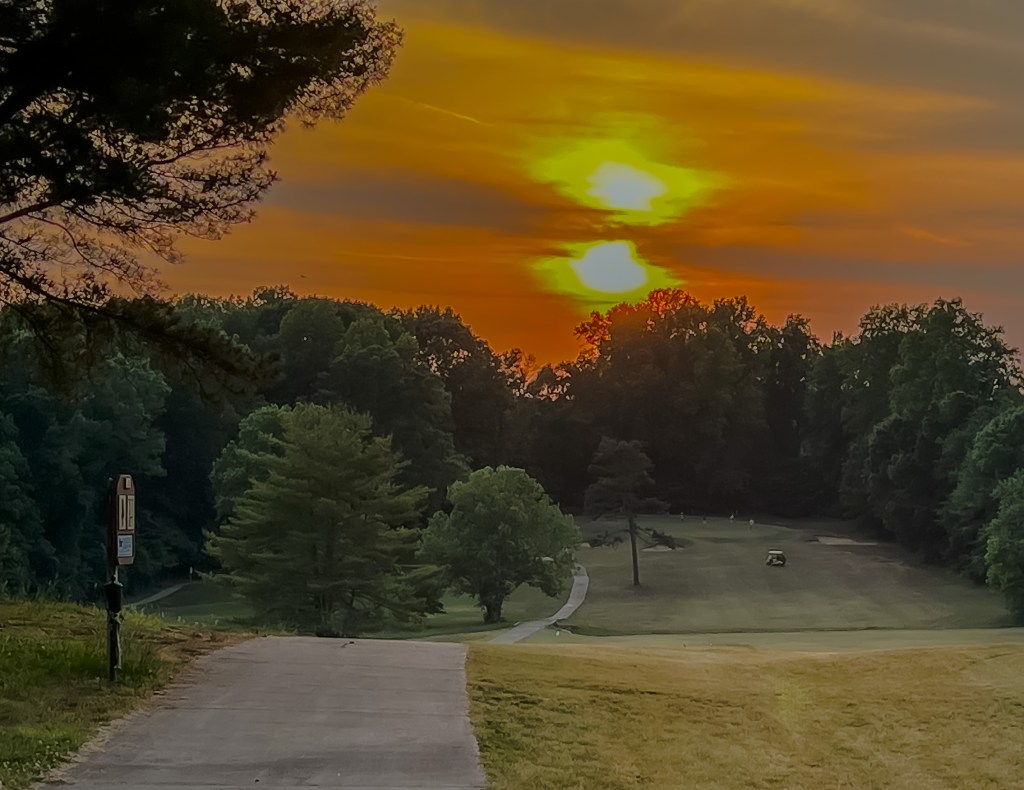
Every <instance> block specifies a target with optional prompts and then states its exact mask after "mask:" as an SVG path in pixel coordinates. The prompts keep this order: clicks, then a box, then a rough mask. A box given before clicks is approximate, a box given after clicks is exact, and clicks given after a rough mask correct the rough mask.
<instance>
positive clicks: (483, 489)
mask: <svg viewBox="0 0 1024 790" xmlns="http://www.w3.org/2000/svg"><path fill="white" fill-rule="evenodd" d="M448 499H449V501H450V502H451V512H450V513H444V512H440V511H439V512H437V513H435V514H434V517H433V518H432V519H431V520H430V525H429V527H428V528H427V531H426V535H425V537H424V541H423V549H422V556H423V557H424V558H426V559H427V560H429V561H430V562H434V563H437V564H438V565H440V566H442V567H444V568H445V569H446V573H447V578H448V580H449V582H450V583H451V585H452V587H453V588H454V589H455V590H456V591H458V592H461V593H465V594H467V595H472V596H475V597H476V599H477V602H478V604H479V605H480V606H481V607H482V608H483V610H484V622H485V623H497V622H499V621H500V620H501V609H502V606H503V604H504V603H505V599H506V598H508V596H509V595H511V594H512V592H513V591H514V590H515V589H516V588H517V587H519V586H520V585H522V584H529V585H532V586H534V587H537V588H539V589H541V590H543V591H544V592H545V593H547V594H548V595H558V594H559V593H560V592H561V591H562V590H563V589H564V588H565V584H566V582H567V580H568V579H569V577H570V571H571V569H572V563H573V551H574V550H575V548H576V546H578V545H579V542H580V533H579V529H578V528H577V527H576V524H575V522H574V521H573V519H572V517H571V516H567V515H564V514H563V513H562V511H561V510H559V509H558V507H557V506H556V505H555V504H554V503H553V502H552V501H551V498H550V497H548V495H547V494H545V493H544V489H543V488H541V487H540V484H539V483H538V482H537V481H536V480H534V479H533V478H532V477H530V476H529V475H528V474H526V472H524V471H523V470H522V469H514V468H512V467H508V466H499V467H498V468H497V469H493V468H491V467H484V468H483V469H478V470H476V471H475V472H473V473H472V474H470V475H469V477H468V478H467V479H466V480H463V481H459V482H456V483H453V484H452V486H451V488H450V489H449V490H448Z"/></svg>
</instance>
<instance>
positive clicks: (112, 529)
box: [107, 475, 136, 565]
mask: <svg viewBox="0 0 1024 790" xmlns="http://www.w3.org/2000/svg"><path fill="white" fill-rule="evenodd" d="M135 493H136V492H135V482H134V481H133V480H132V476H131V475H118V477H117V480H115V481H114V482H113V484H112V486H111V492H110V500H111V501H110V526H109V535H108V541H107V544H108V545H107V550H108V553H109V556H110V564H111V565H131V564H132V563H133V562H135V549H136V543H135Z"/></svg>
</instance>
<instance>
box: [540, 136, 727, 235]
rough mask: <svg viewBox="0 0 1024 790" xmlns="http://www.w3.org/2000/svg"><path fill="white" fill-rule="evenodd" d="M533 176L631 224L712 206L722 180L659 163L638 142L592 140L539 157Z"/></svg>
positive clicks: (672, 217)
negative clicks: (708, 205)
mask: <svg viewBox="0 0 1024 790" xmlns="http://www.w3.org/2000/svg"><path fill="white" fill-rule="evenodd" d="M530 169H531V174H532V176H533V177H534V178H535V179H537V180H538V181H541V182H543V183H547V184H551V185H552V186H553V187H555V188H556V189H557V190H558V191H559V192H561V193H562V194H564V195H566V196H567V197H570V198H572V199H573V200H574V201H576V202H577V203H579V204H581V205H583V206H587V207H590V208H596V209H601V210H604V211H608V212H609V213H610V214H611V215H612V219H614V220H615V221H618V222H620V223H622V224H625V225H663V224H666V223H668V222H673V221H675V220H677V219H679V218H680V217H682V216H685V215H686V214H688V213H689V212H691V211H693V210H694V209H695V208H698V207H700V206H703V205H706V204H707V203H709V202H710V200H711V197H712V195H713V194H714V193H715V192H716V191H717V190H718V189H719V188H720V185H721V183H722V179H721V178H720V177H719V176H718V175H716V174H715V173H712V172H710V171H705V170H698V169H694V168H687V167H678V166H676V165H669V164H664V163H663V162H658V161H655V160H654V159H653V158H651V157H650V156H648V155H646V154H645V153H644V152H643V151H642V150H641V146H640V145H639V144H637V143H631V142H626V141H622V140H611V139H588V140H581V141H575V142H571V143H564V144H560V145H559V146H558V147H557V148H556V150H554V152H549V153H547V154H546V155H544V156H540V157H538V158H537V159H536V160H535V161H534V162H533V163H532V164H531V165H530Z"/></svg>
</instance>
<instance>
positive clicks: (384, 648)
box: [45, 637, 484, 790]
mask: <svg viewBox="0 0 1024 790" xmlns="http://www.w3.org/2000/svg"><path fill="white" fill-rule="evenodd" d="M467 710H468V700H467V697H466V677H465V646H463V645H456V644H441V643H431V642H389V641H383V640H354V641H353V640H348V639H315V638H306V637H266V638H263V639H254V640H252V641H249V642H245V643H244V644H241V645H237V646H235V647H230V648H227V649H225V650H221V651H218V652H217V653H214V654H212V655H210V656H206V657H204V658H202V659H200V660H199V661H198V662H197V665H196V670H195V672H194V674H193V675H192V676H191V677H190V678H189V679H188V682H183V683H181V684H179V685H177V686H172V687H171V688H170V689H169V690H168V691H167V692H166V693H165V694H164V695H163V699H162V700H161V702H160V704H159V705H158V706H157V707H156V708H154V709H153V710H151V711H150V712H148V713H144V714H140V715H138V716H135V717H131V718H129V719H128V720H127V721H126V722H124V723H123V724H122V725H120V726H118V727H116V728H115V730H114V731H113V733H112V734H111V736H110V738H109V740H108V741H107V743H106V744H105V745H103V746H102V747H101V748H98V749H96V750H94V751H93V753H92V754H88V753H87V754H85V756H84V757H83V758H82V761H81V762H79V763H77V764H75V765H73V766H71V767H70V768H69V769H68V770H67V771H65V772H64V774H63V775H62V776H61V777H60V778H59V779H56V780H51V781H52V782H53V783H57V784H61V785H62V786H64V787H68V786H70V787H71V788H73V789H74V790H182V789H183V788H202V790H228V789H229V788H230V789H231V790H235V789H236V788H258V790H295V788H309V787H315V788H330V789H332V790H333V789H336V788H346V790H369V788H390V789H391V790H405V789H406V788H430V789H431V790H468V789H469V788H482V787H484V775H483V772H482V770H481V768H480V763H479V754H478V751H477V744H476V739H475V738H474V737H473V731H472V729H471V727H470V723H469V717H468V714H467ZM45 786H49V785H45Z"/></svg>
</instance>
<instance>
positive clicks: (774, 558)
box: [764, 549, 786, 568]
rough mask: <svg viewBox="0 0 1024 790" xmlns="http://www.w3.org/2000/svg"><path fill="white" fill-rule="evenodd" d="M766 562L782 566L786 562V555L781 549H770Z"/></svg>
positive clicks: (766, 563) (770, 564)
mask: <svg viewBox="0 0 1024 790" xmlns="http://www.w3.org/2000/svg"><path fill="white" fill-rule="evenodd" d="M764 564H765V565H769V566H775V567H779V568H782V567H784V566H785V564H786V555H785V554H783V553H782V552H781V551H780V550H779V549H769V551H768V556H767V557H765V559H764Z"/></svg>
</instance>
